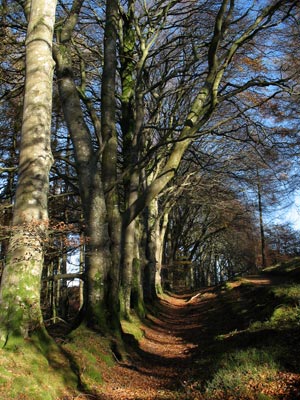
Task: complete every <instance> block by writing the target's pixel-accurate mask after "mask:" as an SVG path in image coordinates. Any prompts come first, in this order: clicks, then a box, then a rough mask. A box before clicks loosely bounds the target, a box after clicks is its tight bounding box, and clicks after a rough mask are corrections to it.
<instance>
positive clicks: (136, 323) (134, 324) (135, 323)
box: [121, 315, 144, 341]
mask: <svg viewBox="0 0 300 400" xmlns="http://www.w3.org/2000/svg"><path fill="white" fill-rule="evenodd" d="M121 325H122V330H123V332H124V333H126V334H129V335H132V336H133V337H134V338H135V340H137V341H140V340H141V339H142V338H143V337H144V332H143V331H142V329H141V322H140V319H139V318H138V317H137V316H135V315H132V316H131V321H127V320H123V321H121Z"/></svg>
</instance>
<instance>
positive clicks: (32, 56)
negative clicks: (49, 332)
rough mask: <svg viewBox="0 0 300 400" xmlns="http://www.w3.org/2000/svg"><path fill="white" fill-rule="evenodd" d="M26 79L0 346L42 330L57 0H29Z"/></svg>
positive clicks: (0, 296)
mask: <svg viewBox="0 0 300 400" xmlns="http://www.w3.org/2000/svg"><path fill="white" fill-rule="evenodd" d="M26 5H27V6H28V7H27V10H28V28H27V36H26V43H25V45H26V81H25V96H24V109H23V122H22V136H21V150H20V161H19V175H18V185H17V191H16V197H15V207H14V216H13V230H12V235H11V238H10V242H9V249H8V254H7V259H6V265H5V268H4V272H3V276H2V281H1V288H0V307H1V317H0V331H1V335H0V338H1V344H2V345H5V344H9V343H10V340H13V339H14V338H16V337H21V338H26V337H28V336H29V335H30V334H31V333H32V332H34V331H36V330H43V321H42V314H41V309H40V281H41V274H42V268H43V254H44V251H43V246H44V242H45V240H46V238H47V227H48V210H47V193H48V188H49V171H50V167H51V165H52V161H53V157H52V153H51V147H50V129H51V111H52V77H53V70H54V61H53V58H52V36H53V28H54V22H55V10H56V0H52V1H46V0H32V1H27V3H26Z"/></svg>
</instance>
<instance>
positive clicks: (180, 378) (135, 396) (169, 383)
mask: <svg viewBox="0 0 300 400" xmlns="http://www.w3.org/2000/svg"><path fill="white" fill-rule="evenodd" d="M247 280H248V281H249V282H251V283H252V284H254V285H257V286H265V285H270V284H273V283H274V282H273V280H272V281H271V280H270V279H269V278H268V277H263V276H252V277H248V278H247ZM275 281H276V278H275ZM275 283H276V282H275ZM221 293H222V289H221V288H220V287H219V288H209V289H203V290H200V291H199V292H197V293H196V296H195V294H194V297H193V296H192V295H185V296H172V297H171V296H164V297H162V298H161V299H160V302H159V309H158V312H156V313H155V314H156V316H155V317H154V316H153V315H148V316H147V319H146V322H145V324H144V325H143V327H142V329H143V331H144V337H143V339H142V340H141V341H140V343H139V351H138V352H137V353H135V354H134V355H133V356H132V359H130V360H129V361H128V362H126V363H118V364H117V365H115V366H114V367H111V368H108V369H107V370H106V371H105V372H104V373H103V379H104V385H102V386H101V387H97V390H96V393H97V394H95V395H93V394H90V395H88V396H87V397H86V398H85V397H84V396H83V397H80V399H82V398H85V399H95V400H203V399H204V398H203V397H202V396H201V394H199V391H193V383H192V382H193V379H192V378H193V377H197V380H198V382H199V377H200V382H201V378H202V379H203V380H204V379H205V377H206V373H207V369H206V365H205V360H207V359H208V357H209V354H210V348H211V347H212V346H213V341H214V337H215V336H216V334H222V333H227V332H230V331H234V330H235V329H242V327H241V321H240V320H239V319H237V320H234V318H231V317H230V318H229V317H228V315H229V314H228V312H227V311H228V310H227V309H226V305H224V304H223V302H222V296H221ZM203 360H204V361H203Z"/></svg>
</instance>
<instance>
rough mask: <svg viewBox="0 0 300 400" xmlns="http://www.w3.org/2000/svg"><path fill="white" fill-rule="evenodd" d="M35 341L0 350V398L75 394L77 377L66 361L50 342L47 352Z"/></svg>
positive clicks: (48, 399) (39, 398)
mask: <svg viewBox="0 0 300 400" xmlns="http://www.w3.org/2000/svg"><path fill="white" fill-rule="evenodd" d="M37 343H38V342H37V341H36V340H27V341H25V342H16V344H15V346H14V345H13V344H11V345H10V348H9V349H2V350H1V351H0V398H1V399H5V400H33V399H34V400H53V399H57V398H63V397H64V396H65V394H66V393H69V394H70V393H73V392H74V393H75V391H76V388H77V384H78V380H77V376H76V374H75V373H74V372H73V371H72V369H71V368H70V364H69V360H68V358H66V357H65V355H64V354H63V352H62V351H61V350H60V349H59V348H58V347H57V346H56V345H55V344H54V343H53V344H52V345H51V346H49V347H48V352H47V354H44V352H43V350H42V349H41V348H40V346H39V345H37Z"/></svg>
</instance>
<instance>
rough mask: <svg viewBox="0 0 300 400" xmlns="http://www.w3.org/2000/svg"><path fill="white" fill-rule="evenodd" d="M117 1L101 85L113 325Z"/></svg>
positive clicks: (109, 19)
mask: <svg viewBox="0 0 300 400" xmlns="http://www.w3.org/2000/svg"><path fill="white" fill-rule="evenodd" d="M118 16H119V8H118V2H117V1H116V0H111V1H107V3H106V20H105V32H104V64H103V74H102V85H101V135H102V140H103V155H102V181H103V187H104V196H105V202H106V209H107V220H108V230H109V236H110V251H111V259H112V265H111V269H110V274H109V286H110V288H109V293H108V296H109V301H108V304H109V306H108V307H109V313H110V322H111V325H112V327H113V328H115V327H118V325H119V320H118V316H119V286H120V263H121V231H122V221H121V214H120V210H119V193H118V183H117V155H118V139H117V132H116V95H115V87H116V68H117V54H116V52H117V48H116V47H117V22H118Z"/></svg>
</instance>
